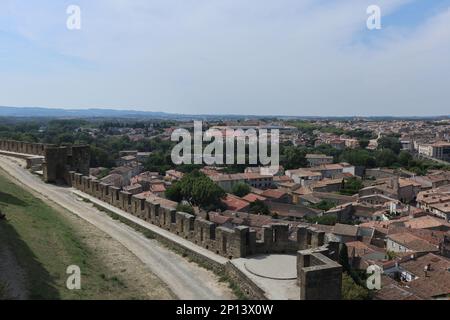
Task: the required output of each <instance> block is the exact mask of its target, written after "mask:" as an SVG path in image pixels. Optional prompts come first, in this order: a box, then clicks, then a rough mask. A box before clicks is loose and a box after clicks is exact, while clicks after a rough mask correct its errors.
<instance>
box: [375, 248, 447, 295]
mask: <svg viewBox="0 0 450 320" xmlns="http://www.w3.org/2000/svg"><path fill="white" fill-rule="evenodd" d="M449 270H450V260H449V259H447V258H444V257H440V256H438V255H435V254H433V253H428V254H426V255H423V256H420V257H416V256H412V257H411V258H409V259H407V260H406V261H404V262H399V263H398V264H397V266H393V267H391V268H390V269H385V270H384V273H385V274H388V275H390V276H391V277H392V278H394V279H399V280H400V281H398V282H397V284H398V285H399V286H400V288H402V289H403V290H405V291H407V292H409V293H411V294H413V295H415V296H417V297H419V298H420V299H427V300H428V299H444V300H446V299H448V297H449V295H450V271H449ZM382 290H383V288H382Z"/></svg>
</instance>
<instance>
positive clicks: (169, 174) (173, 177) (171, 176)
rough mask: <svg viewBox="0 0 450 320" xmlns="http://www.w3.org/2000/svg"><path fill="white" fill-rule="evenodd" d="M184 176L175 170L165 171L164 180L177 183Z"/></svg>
mask: <svg viewBox="0 0 450 320" xmlns="http://www.w3.org/2000/svg"><path fill="white" fill-rule="evenodd" d="M183 176H184V173H183V172H180V171H177V170H167V171H166V179H167V180H169V181H178V180H181V179H182V178H183Z"/></svg>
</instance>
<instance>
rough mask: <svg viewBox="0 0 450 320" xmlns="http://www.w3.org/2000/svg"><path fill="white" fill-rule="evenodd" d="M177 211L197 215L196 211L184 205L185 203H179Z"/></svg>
mask: <svg viewBox="0 0 450 320" xmlns="http://www.w3.org/2000/svg"><path fill="white" fill-rule="evenodd" d="M177 211H179V212H184V213H189V214H191V215H193V216H194V215H195V210H194V208H193V207H192V206H190V205H188V204H184V203H179V204H178V205H177Z"/></svg>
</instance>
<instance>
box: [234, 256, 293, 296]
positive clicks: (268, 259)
mask: <svg viewBox="0 0 450 320" xmlns="http://www.w3.org/2000/svg"><path fill="white" fill-rule="evenodd" d="M231 263H233V264H234V265H235V266H236V267H237V268H238V269H239V270H240V271H241V272H242V273H244V274H245V275H246V276H247V277H248V278H249V279H250V280H252V281H253V282H254V283H255V284H256V285H257V286H258V287H260V288H261V289H262V290H264V291H265V292H266V295H267V297H268V298H270V299H280V300H286V299H291V300H299V299H300V288H299V286H298V285H297V266H296V264H297V257H296V256H295V255H283V254H264V255H255V256H252V257H247V258H239V259H234V260H232V261H231Z"/></svg>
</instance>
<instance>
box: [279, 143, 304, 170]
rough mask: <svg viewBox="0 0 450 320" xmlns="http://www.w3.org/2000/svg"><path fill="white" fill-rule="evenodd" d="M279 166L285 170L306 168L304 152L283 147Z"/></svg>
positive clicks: (297, 148) (291, 147) (295, 148)
mask: <svg viewBox="0 0 450 320" xmlns="http://www.w3.org/2000/svg"><path fill="white" fill-rule="evenodd" d="M281 164H282V165H283V166H284V168H285V169H298V168H301V167H306V165H307V162H306V151H305V150H303V149H302V148H299V147H293V146H290V147H285V148H284V149H283V153H282V157H281Z"/></svg>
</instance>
